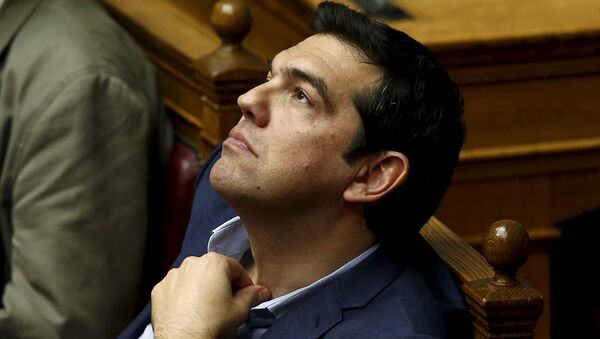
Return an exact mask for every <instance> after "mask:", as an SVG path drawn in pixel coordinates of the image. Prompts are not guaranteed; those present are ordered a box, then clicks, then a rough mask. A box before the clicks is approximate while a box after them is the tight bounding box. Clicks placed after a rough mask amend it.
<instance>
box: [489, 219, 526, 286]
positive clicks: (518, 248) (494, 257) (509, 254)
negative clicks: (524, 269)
mask: <svg viewBox="0 0 600 339" xmlns="http://www.w3.org/2000/svg"><path fill="white" fill-rule="evenodd" d="M528 244H529V234H528V233H527V231H526V230H525V228H524V227H523V226H522V225H521V224H519V223H518V222H516V221H512V220H500V221H496V222H495V223H493V224H492V225H491V226H490V227H489V228H488V231H487V233H486V235H485V237H484V238H483V244H482V246H483V256H484V257H485V258H486V260H487V261H488V262H489V263H490V265H491V266H492V267H493V268H494V271H495V275H494V278H493V279H492V280H491V282H492V284H495V285H497V286H510V285H514V284H517V283H518V280H517V276H516V274H517V270H518V269H519V268H520V267H521V266H523V264H524V263H525V261H527V257H528V255H529V253H528Z"/></svg>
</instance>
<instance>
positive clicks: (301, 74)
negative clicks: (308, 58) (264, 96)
mask: <svg viewBox="0 0 600 339" xmlns="http://www.w3.org/2000/svg"><path fill="white" fill-rule="evenodd" d="M272 62H273V60H268V61H267V67H268V70H269V72H271V66H272ZM281 73H282V75H283V76H284V77H286V78H292V79H293V78H298V79H301V80H303V81H305V82H307V83H309V84H310V85H311V86H312V87H314V88H315V89H316V90H317V92H318V93H319V95H320V96H321V98H323V101H324V102H325V106H326V109H327V111H329V112H333V111H334V108H335V106H334V105H333V102H332V101H331V97H330V95H329V90H328V88H327V83H326V82H325V80H323V78H321V77H319V76H316V75H314V74H312V73H309V72H307V71H304V70H301V69H299V68H295V67H287V68H284V69H283V71H282V72H281Z"/></svg>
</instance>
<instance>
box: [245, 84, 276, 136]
mask: <svg viewBox="0 0 600 339" xmlns="http://www.w3.org/2000/svg"><path fill="white" fill-rule="evenodd" d="M266 85H267V84H262V85H259V86H256V87H254V88H253V89H251V90H249V91H248V92H246V93H244V94H242V95H240V96H239V97H238V99H237V103H238V106H240V108H241V110H242V114H243V115H244V118H246V119H248V120H250V121H252V122H253V123H254V124H256V125H257V126H258V127H265V126H267V125H268V124H269V119H270V114H269V109H270V107H269V106H270V105H269V96H268V90H267V88H266Z"/></svg>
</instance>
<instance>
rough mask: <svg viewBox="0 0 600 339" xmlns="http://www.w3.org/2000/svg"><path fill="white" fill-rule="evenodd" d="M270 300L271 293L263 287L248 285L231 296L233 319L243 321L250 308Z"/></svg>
mask: <svg viewBox="0 0 600 339" xmlns="http://www.w3.org/2000/svg"><path fill="white" fill-rule="evenodd" d="M269 299H271V291H269V289H267V288H266V287H264V286H260V285H250V286H246V287H244V288H241V289H239V290H237V292H235V294H234V295H233V308H234V310H233V311H234V312H235V317H236V318H239V319H242V320H241V321H244V320H245V319H246V317H247V316H248V311H249V310H250V308H252V307H254V306H256V305H258V304H260V303H262V302H265V301H267V300H269Z"/></svg>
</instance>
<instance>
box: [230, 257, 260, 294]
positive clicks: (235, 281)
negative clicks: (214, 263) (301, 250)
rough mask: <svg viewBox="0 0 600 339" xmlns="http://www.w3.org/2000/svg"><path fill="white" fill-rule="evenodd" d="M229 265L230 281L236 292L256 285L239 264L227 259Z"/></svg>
mask: <svg viewBox="0 0 600 339" xmlns="http://www.w3.org/2000/svg"><path fill="white" fill-rule="evenodd" d="M227 263H228V264H229V279H230V280H231V286H232V287H233V290H234V291H236V290H239V289H241V288H244V287H246V286H250V285H254V282H253V281H252V278H250V275H248V272H247V271H246V270H245V269H244V267H243V266H242V265H241V264H240V263H239V262H237V261H236V260H234V259H232V258H229V257H227Z"/></svg>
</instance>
